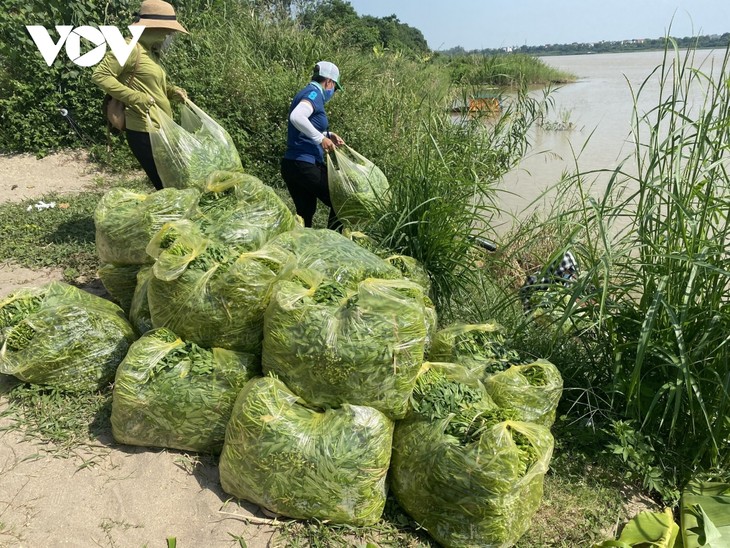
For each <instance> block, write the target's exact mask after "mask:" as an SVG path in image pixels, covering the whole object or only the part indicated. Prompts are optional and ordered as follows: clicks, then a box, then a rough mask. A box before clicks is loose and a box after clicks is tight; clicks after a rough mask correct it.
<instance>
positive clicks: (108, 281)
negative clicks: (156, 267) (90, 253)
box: [97, 263, 142, 314]
mask: <svg viewBox="0 0 730 548" xmlns="http://www.w3.org/2000/svg"><path fill="white" fill-rule="evenodd" d="M141 267H142V265H138V264H122V265H116V264H111V263H106V264H102V265H101V266H100V267H99V270H97V274H98V275H99V279H101V283H103V284H104V288H105V289H106V290H107V291H108V292H109V295H111V296H112V298H113V299H114V301H115V302H116V303H117V304H118V305H119V306H120V307H121V308H122V310H124V313H125V314H129V309H130V308H131V306H132V298H133V297H134V290H135V289H136V287H137V274H138V273H139V270H140V268H141Z"/></svg>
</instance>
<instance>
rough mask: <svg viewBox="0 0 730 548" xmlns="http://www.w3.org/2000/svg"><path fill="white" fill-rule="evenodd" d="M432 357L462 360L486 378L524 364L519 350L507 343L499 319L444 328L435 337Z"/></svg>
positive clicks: (439, 359) (429, 355) (458, 361)
mask: <svg viewBox="0 0 730 548" xmlns="http://www.w3.org/2000/svg"><path fill="white" fill-rule="evenodd" d="M428 357H429V359H430V360H431V361H443V362H454V363H460V364H462V365H465V366H466V367H467V368H468V369H471V370H474V371H477V372H478V374H480V375H481V376H483V377H487V376H489V375H491V374H494V373H498V372H500V371H504V370H505V369H507V368H508V367H509V366H510V365H512V364H514V363H520V357H519V355H518V354H517V352H516V351H514V350H512V349H510V348H508V347H507V346H506V344H505V338H504V334H503V331H502V327H501V326H500V325H499V324H497V323H496V322H491V323H484V324H461V323H458V324H454V325H451V326H449V327H446V328H444V329H441V330H440V331H438V332H437V333H436V334H435V335H434V337H433V341H432V343H431V349H430V351H429V354H428Z"/></svg>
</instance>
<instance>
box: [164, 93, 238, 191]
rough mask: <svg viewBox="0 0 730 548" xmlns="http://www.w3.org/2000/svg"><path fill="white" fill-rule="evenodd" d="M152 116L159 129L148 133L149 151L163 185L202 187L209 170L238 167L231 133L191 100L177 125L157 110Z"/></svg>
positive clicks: (233, 169)
mask: <svg viewBox="0 0 730 548" xmlns="http://www.w3.org/2000/svg"><path fill="white" fill-rule="evenodd" d="M154 115H155V120H156V121H157V122H158V123H159V128H157V129H156V130H153V131H151V132H150V141H151V143H152V154H153V156H154V158H155V165H156V166H157V172H158V173H159V174H160V179H162V183H163V185H164V186H165V187H166V188H169V187H174V188H198V189H199V190H202V189H203V187H204V186H205V180H206V179H207V177H208V175H210V173H212V172H213V171H217V170H224V171H236V170H240V169H241V159H240V158H239V156H238V151H237V150H236V147H235V145H234V144H233V140H232V139H231V136H230V135H229V134H228V132H227V131H226V130H225V129H223V128H222V127H221V126H220V125H219V124H218V123H217V122H216V121H215V120H213V119H212V118H211V117H210V116H208V115H207V114H206V113H205V112H203V110H202V109H200V108H198V107H197V106H196V105H194V104H193V103H192V102H191V101H188V102H187V103H186V104H185V105H184V106H183V107H182V111H181V120H180V125H178V124H176V123H175V122H174V121H173V120H172V118H170V117H169V116H168V115H167V114H165V113H164V112H163V111H162V110H161V109H155V112H154Z"/></svg>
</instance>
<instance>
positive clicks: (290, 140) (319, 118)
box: [284, 82, 329, 164]
mask: <svg viewBox="0 0 730 548" xmlns="http://www.w3.org/2000/svg"><path fill="white" fill-rule="evenodd" d="M302 99H307V100H308V101H309V102H310V103H312V105H313V106H314V112H313V113H312V115H311V116H310V117H309V121H310V122H312V125H313V126H314V127H315V128H316V129H317V131H319V132H324V131H327V128H328V127H329V121H328V120H327V114H325V112H324V94H323V93H322V88H321V87H320V86H318V85H317V84H315V83H314V82H310V83H309V85H308V86H307V87H305V88H304V89H303V90H301V91H300V92H299V93H297V94H296V95H295V96H294V100H293V101H292V102H291V105H290V106H289V115H290V116H291V113H292V111H293V110H294V109H295V108H296V106H297V105H298V104H299V103H300V102H301V101H302ZM287 120H289V116H287ZM284 158H286V159H287V160H299V161H301V162H307V163H310V164H316V163H317V162H324V151H323V150H322V145H320V144H318V143H315V142H314V141H312V140H311V139H310V138H309V137H307V136H306V135H304V134H303V133H302V132H301V131H299V130H298V129H297V128H295V127H294V125H293V124H292V123H291V121H290V120H289V121H288V123H287V135H286V153H285V154H284Z"/></svg>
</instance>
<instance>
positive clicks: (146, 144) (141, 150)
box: [126, 129, 162, 190]
mask: <svg viewBox="0 0 730 548" xmlns="http://www.w3.org/2000/svg"><path fill="white" fill-rule="evenodd" d="M126 133H127V144H128V145H129V148H130V150H131V151H132V154H134V157H135V158H137V161H138V162H139V164H140V165H141V166H142V169H144V172H145V173H146V174H147V177H149V179H150V181H152V184H153V185H155V188H156V189H157V190H162V180H161V179H160V175H159V173H157V166H156V165H155V159H154V158H153V157H152V144H151V143H150V134H149V133H146V132H144V131H133V130H131V129H128V130H127V131H126Z"/></svg>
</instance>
